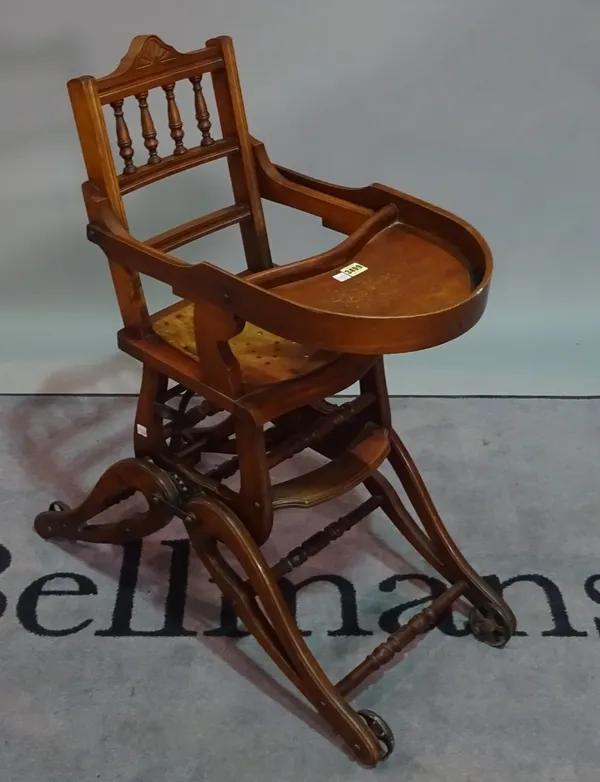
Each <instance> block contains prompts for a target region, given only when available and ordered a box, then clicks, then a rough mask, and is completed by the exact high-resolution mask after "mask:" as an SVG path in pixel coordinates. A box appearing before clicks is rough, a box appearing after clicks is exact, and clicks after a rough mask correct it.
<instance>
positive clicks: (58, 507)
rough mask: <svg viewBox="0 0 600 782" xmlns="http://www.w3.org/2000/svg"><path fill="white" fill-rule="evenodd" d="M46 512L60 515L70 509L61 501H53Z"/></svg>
mask: <svg viewBox="0 0 600 782" xmlns="http://www.w3.org/2000/svg"><path fill="white" fill-rule="evenodd" d="M48 510H49V511H50V512H51V513H61V512H62V511H65V510H71V508H70V507H69V506H68V505H67V503H66V502H62V501H61V500H55V501H54V502H51V503H50V506H49V508H48Z"/></svg>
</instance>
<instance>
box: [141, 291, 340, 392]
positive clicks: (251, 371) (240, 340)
mask: <svg viewBox="0 0 600 782" xmlns="http://www.w3.org/2000/svg"><path fill="white" fill-rule="evenodd" d="M153 330H154V332H155V333H156V334H158V336H160V337H162V339H164V340H165V342H167V343H168V344H169V345H171V346H172V347H175V348H177V349H178V350H181V351H183V352H184V353H186V354H187V355H189V356H191V357H192V358H195V359H196V360H197V359H198V354H197V352H196V341H195V337H194V305H193V304H190V303H188V302H185V301H184V302H179V303H177V304H175V305H173V306H171V307H168V308H167V309H165V310H162V311H161V312H158V313H156V315H155V316H154V318H153ZM229 346H230V348H231V350H232V352H233V354H234V356H235V357H236V359H237V361H238V362H239V364H240V369H241V372H242V379H243V381H244V383H245V384H246V385H249V386H263V385H266V384H270V383H277V382H280V381H282V380H288V379H291V378H294V377H299V376H300V375H305V374H307V373H308V372H311V371H313V370H315V369H318V368H320V367H322V366H324V365H326V364H329V363H330V362H331V361H333V360H334V359H336V358H337V357H338V354H337V353H333V352H330V351H325V350H317V349H315V348H309V347H307V346H305V345H301V344H299V343H298V342H291V341H289V340H286V339H283V338H282V337H279V336H277V335H276V334H271V333H270V332H268V331H265V330H264V329H261V328H258V327H257V326H254V325H253V324H252V323H246V325H245V327H244V329H243V331H241V332H240V333H239V334H238V335H237V336H236V337H234V338H233V339H231V340H230V341H229Z"/></svg>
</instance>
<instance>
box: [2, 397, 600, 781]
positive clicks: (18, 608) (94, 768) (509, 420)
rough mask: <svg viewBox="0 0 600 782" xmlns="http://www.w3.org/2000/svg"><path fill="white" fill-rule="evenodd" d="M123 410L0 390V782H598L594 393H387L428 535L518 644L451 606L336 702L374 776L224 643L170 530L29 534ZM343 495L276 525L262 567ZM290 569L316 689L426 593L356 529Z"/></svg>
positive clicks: (386, 536)
mask: <svg viewBox="0 0 600 782" xmlns="http://www.w3.org/2000/svg"><path fill="white" fill-rule="evenodd" d="M132 410H133V400H131V399H126V398H122V399H111V398H106V397H104V398H102V397H101V398H93V397H91V398H73V397H71V398H68V397H67V398H55V397H38V398H31V399H28V398H6V397H5V398H3V399H0V415H1V416H2V419H1V426H0V430H1V431H2V435H3V436H2V444H1V446H0V475H1V481H0V510H1V515H0V649H1V655H2V657H1V667H0V704H1V705H0V779H1V780H2V782H92V781H93V780H106V781H107V782H117V781H118V780H124V781H126V782H184V781H185V782H188V781H189V780H211V782H213V781H214V782H217V780H218V782H227V781H228V780H232V781H233V780H236V781H239V780H251V781H254V780H256V782H259V780H260V781H261V782H269V781H270V780H277V782H285V780H294V781H296V780H297V781H301V780H332V782H333V781H334V780H335V781H336V782H338V781H339V782H342V781H343V782H351V781H353V780H368V779H374V780H394V782H397V781H398V780H403V782H437V781H438V780H439V782H484V781H485V782H542V781H543V782H551V781H554V782H575V781H577V782H579V781H581V782H598V780H599V779H600V738H599V736H598V729H597V725H598V715H599V714H600V697H599V696H600V643H599V640H600V400H543V399H538V400H514V399H412V400H397V401H396V402H395V404H394V411H395V424H396V427H397V428H398V430H399V432H400V433H401V436H403V438H404V440H405V442H406V444H407V445H408V447H409V448H410V449H411V450H412V452H413V455H414V456H415V458H416V460H417V463H418V464H419V466H420V468H421V469H422V472H423V475H424V477H425V480H426V481H427V483H428V485H429V487H430V490H431V492H432V494H433V497H434V499H435V501H436V503H437V505H438V508H439V510H440V512H441V514H442V516H443V518H444V519H445V521H446V524H447V526H448V527H449V529H450V531H451V532H452V534H453V535H454V536H455V538H456V540H457V542H458V543H459V545H460V546H461V548H462V549H463V551H464V552H465V554H466V555H467V557H468V558H469V559H470V560H471V562H472V563H473V565H474V566H475V567H476V568H477V569H478V570H479V571H480V572H481V573H483V574H484V575H486V576H489V577H492V578H496V579H498V580H499V582H498V583H500V584H503V586H504V590H505V596H506V598H507V600H508V601H509V602H510V604H511V605H512V607H513V609H514V610H515V612H516V613H517V615H518V618H519V620H520V633H521V634H520V635H518V636H517V637H515V638H514V639H513V640H512V641H511V643H510V644H509V645H508V646H507V647H506V648H505V649H502V650H495V649H491V648H488V647H486V646H484V645H482V644H480V643H477V642H476V641H475V640H474V639H473V638H471V637H463V635H462V627H463V624H464V617H462V616H461V615H460V614H458V613H455V614H454V615H453V617H452V618H451V619H449V620H448V621H446V622H445V623H444V624H443V625H442V627H441V628H439V629H436V630H434V631H433V632H432V633H430V634H429V635H427V636H426V637H425V638H423V639H422V640H420V642H419V643H417V644H414V645H413V646H412V647H411V648H410V649H409V650H408V651H407V653H406V654H405V655H404V657H403V659H401V660H399V661H398V664H397V665H395V666H394V667H392V668H391V669H389V670H388V671H387V672H386V674H385V676H384V677H382V678H379V679H374V680H372V686H370V687H368V688H365V689H363V690H362V692H360V693H359V694H358V696H357V697H356V699H355V701H354V702H355V703H356V704H357V706H358V707H360V708H371V709H374V710H375V711H377V712H378V713H380V714H381V715H382V716H383V717H384V718H385V719H386V720H387V722H388V723H389V724H390V726H391V728H392V730H393V731H394V733H395V736H396V750H395V752H394V754H393V755H392V756H391V757H390V758H389V760H388V761H386V762H385V763H384V764H382V765H380V766H379V767H378V768H377V769H376V770H375V771H370V770H367V769H364V768H362V767H360V766H358V765H357V764H356V763H355V762H354V761H352V760H351V759H350V758H349V757H348V756H347V755H346V754H345V753H344V751H343V750H342V749H341V748H340V746H339V745H338V744H337V743H336V741H335V739H333V738H332V737H331V736H330V735H329V734H328V732H327V731H326V730H325V728H324V727H323V725H322V724H321V723H320V721H319V720H318V719H316V718H315V717H313V715H312V712H311V710H310V709H309V708H308V707H307V706H306V705H305V704H304V702H302V701H301V700H300V699H299V698H297V697H296V696H295V695H294V694H293V692H292V690H291V688H289V687H288V686H287V685H286V684H285V683H284V682H283V680H282V677H281V676H279V675H278V673H277V672H276V670H275V668H274V666H273V665H272V664H271V662H270V660H269V659H268V658H267V657H266V656H265V655H264V654H263V653H262V652H261V651H260V649H259V648H258V646H257V645H256V643H255V642H254V641H253V639H252V638H248V637H245V636H243V635H242V637H234V636H236V635H239V632H238V629H237V625H236V624H235V621H234V620H233V619H232V617H231V615H230V614H229V612H228V611H227V607H226V606H225V607H223V606H222V605H221V602H220V600H219V598H218V594H217V592H216V590H215V587H214V585H212V584H211V583H209V582H208V580H207V577H206V575H205V573H204V572H203V570H202V568H201V567H200V566H199V565H198V562H197V561H196V559H195V558H194V556H193V555H192V556H191V557H189V559H188V555H189V549H188V547H187V544H186V543H185V540H184V539H183V533H182V530H181V528H180V527H179V526H178V523H176V522H174V523H173V524H172V525H171V526H169V527H168V528H167V529H166V530H163V531H162V532H161V533H159V534H158V535H156V536H155V537H154V538H150V539H148V540H147V541H145V542H144V545H143V546H138V545H131V546H128V547H126V548H125V549H123V548H121V547H112V546H91V545H84V544H56V543H51V542H45V541H43V540H41V539H39V538H38V537H37V536H36V535H35V534H34V533H33V531H32V526H31V525H32V521H33V518H34V516H35V514H36V513H37V512H39V511H40V510H42V509H45V508H46V507H47V505H48V503H49V502H50V501H51V500H53V499H55V498H60V499H64V500H66V501H67V502H74V501H76V500H77V499H78V498H79V497H81V496H82V495H83V494H84V492H85V490H86V489H87V488H89V487H90V486H91V485H92V484H93V483H94V481H95V480H96V479H97V477H98V476H99V475H100V473H101V472H102V470H103V469H104V467H105V466H107V465H108V464H109V463H110V462H111V461H113V460H115V459H116V458H119V457H121V456H125V455H128V454H129V453H130V443H129V431H130V427H131V422H132ZM359 496H360V492H356V495H355V496H354V497H347V498H345V500H344V501H343V502H336V503H331V504H330V505H328V506H324V507H322V508H321V509H319V510H318V511H313V512H311V513H310V514H308V516H307V515H306V514H305V513H301V512H299V511H294V512H289V513H288V514H286V515H285V516H283V517H282V518H281V523H280V525H279V529H278V530H277V533H276V535H275V538H274V542H273V543H270V544H269V545H268V546H267V547H266V552H267V554H268V556H269V558H270V559H271V558H273V559H275V558H277V557H278V556H281V555H283V554H285V553H286V552H287V551H288V550H289V549H290V548H291V547H292V546H293V545H294V544H296V543H297V542H299V541H300V540H302V539H304V538H305V537H306V536H307V534H309V533H310V532H311V531H314V529H315V528H316V525H318V523H319V522H322V520H323V517H327V518H331V519H333V518H335V517H336V516H337V515H341V513H343V512H345V511H347V510H348V509H349V508H350V507H352V506H353V505H354V504H356V502H357V500H358V498H359ZM296 573H297V575H296V576H295V577H294V578H292V579H291V580H293V581H294V582H296V584H302V585H301V588H299V590H298V592H297V593H296V603H297V617H298V623H299V625H300V627H301V628H302V630H304V631H305V632H307V633H308V635H307V641H308V643H309V645H310V647H311V648H312V649H313V650H314V651H315V652H316V653H317V656H318V657H319V659H320V661H321V662H322V664H323V665H324V667H325V669H326V671H327V672H328V673H329V674H330V675H331V676H332V677H333V678H334V679H335V678H339V677H341V676H342V675H343V674H344V673H345V672H346V671H347V670H349V669H350V668H352V667H354V666H355V665H356V664H357V662H358V661H359V660H360V659H362V657H363V656H364V655H365V654H367V653H368V652H369V651H370V650H371V649H372V648H373V647H374V646H375V645H376V644H377V643H379V642H381V641H382V640H384V638H385V635H386V634H387V632H389V631H390V630H392V629H394V627H395V626H396V622H397V621H398V618H400V621H401V622H404V621H406V619H407V618H409V617H410V615H411V614H412V613H414V612H415V611H416V610H418V609H419V608H420V607H421V606H422V605H423V600H424V599H425V598H426V597H427V596H428V595H429V594H430V589H431V586H432V584H434V583H435V582H432V581H431V580H428V578H429V579H430V576H431V573H430V571H429V569H428V568H427V567H426V566H425V565H424V563H423V562H422V561H421V560H420V558H419V557H418V556H417V555H416V554H414V553H413V552H412V551H411V550H410V548H409V547H408V546H407V545H406V544H405V543H404V541H403V540H402V539H399V538H398V536H397V534H394V533H393V530H392V528H391V525H389V523H388V522H387V521H386V520H385V518H384V517H383V516H380V515H378V514H374V516H373V517H372V520H371V521H370V522H363V525H362V526H359V527H358V528H355V529H354V530H353V531H352V532H350V533H349V534H348V535H347V537H345V538H343V539H342V540H341V541H339V542H338V543H336V544H334V546H331V547H330V548H329V549H328V550H327V551H325V552H323V553H322V554H321V555H319V556H318V557H316V558H315V559H313V560H311V561H310V562H309V563H308V564H307V565H305V566H304V567H303V568H302V569H301V570H299V571H296ZM307 579H308V581H307ZM302 582H306V583H302ZM418 601H420V602H418ZM415 602H416V604H415ZM267 674H268V675H267ZM270 677H274V679H273V678H270Z"/></svg>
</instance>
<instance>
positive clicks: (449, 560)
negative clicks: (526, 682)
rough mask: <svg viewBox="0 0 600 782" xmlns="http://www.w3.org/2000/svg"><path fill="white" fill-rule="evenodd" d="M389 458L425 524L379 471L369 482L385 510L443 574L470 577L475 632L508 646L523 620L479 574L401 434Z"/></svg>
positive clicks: (393, 441) (394, 438) (457, 578)
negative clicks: (443, 517)
mask: <svg viewBox="0 0 600 782" xmlns="http://www.w3.org/2000/svg"><path fill="white" fill-rule="evenodd" d="M390 435H391V451H390V455H389V461H390V463H391V465H392V467H393V468H394V471H395V473H396V475H397V476H398V479H399V480H400V482H401V484H402V486H403V487H404V490H405V491H406V494H407V495H408V498H409V499H410V502H411V503H412V505H413V507H414V509H415V511H416V513H417V516H418V518H419V520H420V521H421V524H422V528H421V526H419V524H417V522H416V521H415V520H414V519H413V518H412V516H411V514H410V513H409V512H408V510H407V509H406V508H405V507H404V505H403V503H402V501H401V500H400V497H399V496H398V495H397V493H396V491H395V490H394V489H393V487H392V486H391V484H390V483H389V482H388V481H387V480H386V479H385V478H384V477H383V476H382V475H381V474H376V475H374V476H372V478H370V479H368V480H367V481H366V482H365V485H366V486H367V488H368V489H369V490H370V491H371V493H378V494H380V495H381V496H383V498H384V501H383V508H384V510H385V512H386V514H387V515H388V517H389V518H390V520H391V521H392V523H393V524H394V526H395V527H396V528H397V529H398V530H399V531H400V532H401V533H402V534H403V535H404V536H405V537H406V538H407V540H408V541H409V542H410V543H411V545H412V546H413V547H414V548H415V549H416V550H417V551H418V552H419V554H421V556H422V557H423V558H424V559H425V560H426V561H427V562H428V563H429V564H430V565H431V566H432V567H433V568H435V569H436V570H437V571H438V573H440V575H442V576H443V577H444V578H446V579H447V580H448V581H450V582H451V583H456V582H458V581H465V582H466V583H467V584H468V588H467V590H466V591H465V594H464V596H465V597H466V598H467V599H468V600H469V601H470V602H471V603H472V604H473V607H474V610H473V611H472V612H471V615H470V617H469V624H470V626H471V630H472V632H473V634H474V635H475V636H476V637H477V638H478V639H479V640H481V641H484V642H485V643H488V644H489V645H490V646H496V647H500V646H504V645H505V644H506V643H507V642H508V641H509V640H510V638H511V637H512V636H513V635H514V632H515V630H516V629H517V620H516V617H515V615H514V613H513V612H512V610H511V609H510V607H509V606H508V604H507V603H506V602H505V601H504V600H503V598H502V597H501V596H500V595H499V594H498V593H497V592H496V591H495V590H494V589H492V587H491V586H490V585H489V584H488V583H487V582H486V581H485V580H484V579H483V578H482V577H481V576H480V575H478V574H477V573H476V571H475V570H474V569H473V567H472V566H471V565H470V564H469V562H468V561H467V560H466V559H465V557H464V555H463V554H462V553H461V551H460V550H459V548H458V546H457V545H456V543H455V542H454V540H453V539H452V537H451V536H450V533H449V532H448V530H447V529H446V527H445V525H444V523H443V522H442V520H441V518H440V516H439V514H438V512H437V510H436V508H435V505H434V503H433V500H432V499H431V496H430V495H429V492H428V491H427V488H426V486H425V484H424V482H423V478H422V477H421V475H420V473H419V471H418V469H417V467H416V465H415V463H414V461H413V459H412V457H411V456H410V454H409V452H408V451H407V449H406V447H405V446H404V444H403V443H402V441H401V440H400V438H399V437H398V435H397V434H396V433H395V432H393V431H392V432H390Z"/></svg>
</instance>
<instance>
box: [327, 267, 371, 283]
mask: <svg viewBox="0 0 600 782" xmlns="http://www.w3.org/2000/svg"><path fill="white" fill-rule="evenodd" d="M366 271H367V267H366V266H363V265H362V264H361V263H351V264H350V265H349V266H344V268H343V269H340V270H339V272H338V273H337V274H334V275H333V279H334V280H338V281H339V282H346V280H349V279H351V278H352V277H356V275H357V274H362V273H363V272H366Z"/></svg>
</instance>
